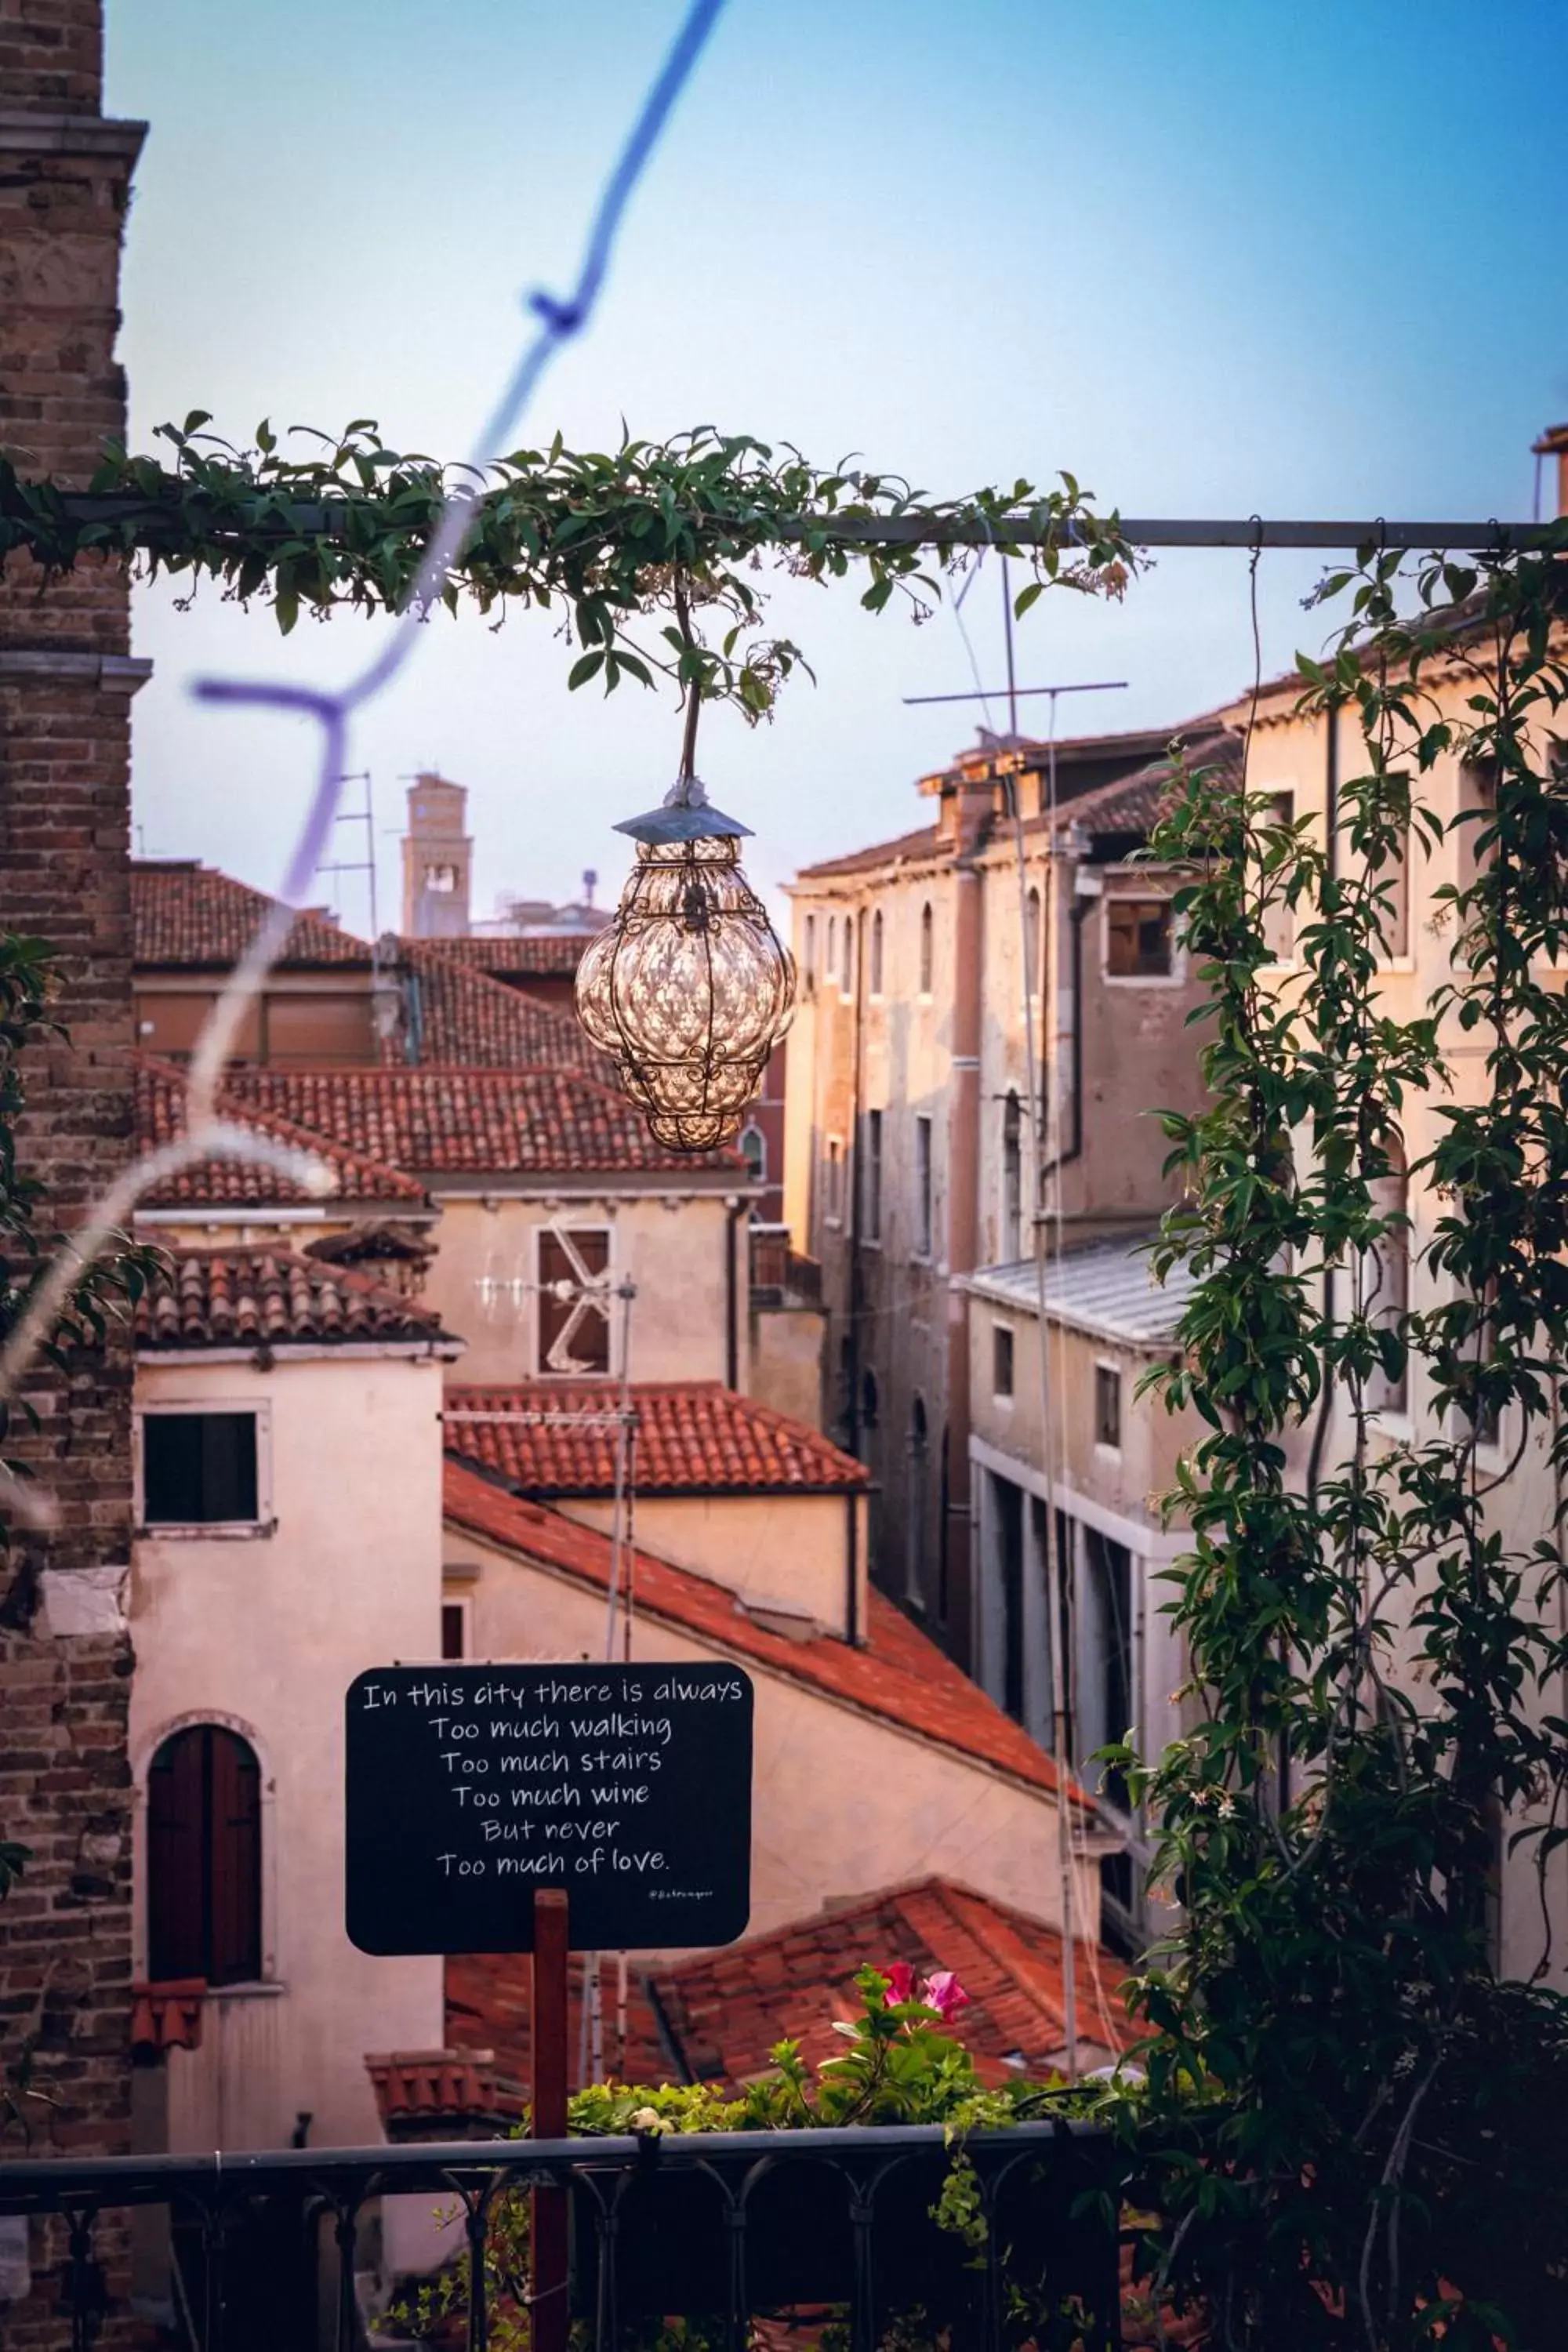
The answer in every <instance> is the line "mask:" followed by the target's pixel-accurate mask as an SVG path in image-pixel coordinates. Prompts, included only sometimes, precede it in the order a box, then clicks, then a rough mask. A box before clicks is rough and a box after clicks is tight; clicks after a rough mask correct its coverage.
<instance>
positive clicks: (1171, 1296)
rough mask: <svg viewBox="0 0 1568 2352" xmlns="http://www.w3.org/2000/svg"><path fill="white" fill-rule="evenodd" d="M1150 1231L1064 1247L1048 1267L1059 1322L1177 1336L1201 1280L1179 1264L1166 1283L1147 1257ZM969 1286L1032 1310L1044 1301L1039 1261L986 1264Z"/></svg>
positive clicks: (1109, 1331) (1150, 1341)
mask: <svg viewBox="0 0 1568 2352" xmlns="http://www.w3.org/2000/svg"><path fill="white" fill-rule="evenodd" d="M1151 1240H1152V1234H1130V1235H1126V1236H1124V1237H1122V1238H1121V1239H1119V1240H1116V1241H1109V1242H1086V1243H1084V1244H1082V1246H1081V1247H1079V1248H1078V1249H1069V1250H1064V1251H1063V1253H1062V1255H1061V1256H1060V1257H1053V1258H1050V1259H1048V1260H1047V1265H1046V1308H1047V1314H1048V1315H1049V1316H1050V1317H1051V1318H1052V1319H1053V1320H1056V1321H1059V1322H1062V1323H1065V1324H1068V1325H1070V1326H1071V1328H1073V1329H1075V1330H1079V1331H1088V1332H1089V1333H1091V1334H1092V1335H1093V1336H1094V1337H1095V1338H1096V1339H1118V1340H1121V1341H1122V1342H1123V1343H1125V1344H1127V1345H1129V1346H1131V1347H1135V1348H1149V1349H1160V1348H1164V1347H1168V1346H1169V1344H1170V1342H1171V1341H1172V1340H1173V1339H1174V1338H1175V1336H1176V1327H1177V1325H1178V1324H1179V1323H1180V1321H1181V1319H1182V1316H1183V1313H1184V1309H1185V1307H1186V1304H1187V1301H1188V1299H1189V1298H1190V1297H1192V1294H1193V1291H1194V1287H1195V1282H1196V1278H1195V1276H1194V1275H1193V1274H1192V1273H1191V1272H1190V1271H1189V1269H1188V1268H1187V1267H1185V1266H1182V1265H1176V1266H1173V1267H1172V1269H1171V1272H1170V1275H1169V1276H1168V1278H1167V1279H1166V1281H1165V1282H1164V1283H1163V1285H1162V1284H1161V1283H1159V1282H1157V1281H1156V1280H1155V1278H1154V1272H1153V1268H1152V1265H1150V1262H1149V1255H1148V1245H1149V1243H1150V1241H1151ZM965 1288H966V1289H968V1290H970V1291H972V1292H973V1294H974V1295H975V1297H980V1298H990V1299H994V1301H995V1302H996V1304H997V1305H998V1306H1002V1307H1017V1308H1020V1309H1022V1310H1023V1312H1024V1313H1026V1314H1029V1315H1032V1314H1033V1313H1034V1312H1035V1309H1036V1305H1037V1299H1038V1295H1039V1294H1038V1290H1037V1284H1036V1276H1035V1265H1034V1260H1033V1259H1032V1258H1025V1259H1024V1260H1023V1261H1022V1262H1021V1263H1019V1264H1018V1265H987V1266H982V1267H981V1268H980V1270H979V1271H978V1272H977V1273H975V1274H973V1275H971V1276H970V1277H969V1279H968V1282H967V1283H966V1284H965Z"/></svg>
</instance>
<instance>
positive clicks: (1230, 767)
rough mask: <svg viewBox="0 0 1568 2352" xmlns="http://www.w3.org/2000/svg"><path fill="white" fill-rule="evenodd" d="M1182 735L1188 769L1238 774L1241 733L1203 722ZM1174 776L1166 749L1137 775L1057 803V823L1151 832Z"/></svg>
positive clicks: (1097, 831) (1089, 829)
mask: <svg viewBox="0 0 1568 2352" xmlns="http://www.w3.org/2000/svg"><path fill="white" fill-rule="evenodd" d="M1179 740H1181V742H1182V745H1183V749H1184V766H1185V769H1186V772H1188V773H1189V774H1190V773H1191V772H1192V771H1193V770H1194V769H1195V768H1219V769H1222V770H1223V771H1225V772H1226V773H1227V774H1229V775H1235V774H1237V773H1239V772H1240V768H1241V738H1240V736H1239V735H1237V734H1236V733H1235V732H1234V730H1231V729H1230V728H1228V727H1215V726H1214V725H1213V724H1212V722H1209V721H1205V722H1203V724H1202V725H1201V727H1199V728H1197V729H1194V730H1192V731H1191V732H1189V733H1185V734H1181V735H1180V737H1179ZM1176 777H1177V770H1176V767H1175V764H1174V762H1173V760H1172V759H1171V757H1170V754H1169V752H1168V751H1167V752H1166V753H1165V754H1164V755H1163V756H1162V757H1161V758H1160V759H1158V760H1151V761H1150V762H1149V764H1148V766H1147V767H1146V768H1140V769H1139V770H1138V772H1137V774H1136V775H1132V776H1121V777H1118V778H1117V779H1116V780H1115V781H1113V782H1110V783H1109V784H1097V785H1096V786H1095V787H1094V789H1093V791H1092V792H1088V793H1079V795H1078V797H1077V798H1076V799H1075V800H1072V801H1069V802H1068V803H1065V805H1063V806H1062V807H1060V808H1058V812H1057V824H1058V828H1059V829H1063V830H1065V829H1066V828H1067V827H1068V825H1076V826H1079V827H1080V828H1081V829H1082V831H1083V832H1085V833H1087V834H1089V835H1096V836H1100V837H1103V836H1104V835H1115V834H1138V835H1144V834H1148V833H1152V830H1153V828H1154V826H1155V824H1157V823H1158V821H1159V819H1160V817H1161V816H1162V815H1163V814H1164V810H1165V805H1166V803H1167V802H1168V801H1169V800H1170V798H1171V796H1172V792H1173V786H1174V784H1175V782H1176ZM1032 829H1033V828H1031V830H1032Z"/></svg>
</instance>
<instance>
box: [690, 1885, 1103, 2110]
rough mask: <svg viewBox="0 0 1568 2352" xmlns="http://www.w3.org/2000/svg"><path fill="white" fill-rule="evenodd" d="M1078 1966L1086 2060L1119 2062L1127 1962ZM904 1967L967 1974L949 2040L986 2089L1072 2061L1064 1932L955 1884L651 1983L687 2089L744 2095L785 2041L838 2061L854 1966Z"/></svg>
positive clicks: (916, 1892) (829, 1920)
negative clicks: (839, 2022)
mask: <svg viewBox="0 0 1568 2352" xmlns="http://www.w3.org/2000/svg"><path fill="white" fill-rule="evenodd" d="M1076 1958H1077V1961H1078V1969H1077V1985H1076V1992H1077V1997H1078V2037H1079V2058H1080V2061H1081V2060H1083V2059H1085V2058H1087V2057H1089V2053H1088V2052H1086V2051H1085V2050H1084V2048H1083V2045H1084V2043H1086V2042H1088V2043H1092V2044H1094V2045H1096V2046H1097V2047H1098V2049H1100V2051H1102V2052H1104V2053H1105V2055H1106V2057H1107V2058H1110V2057H1114V2056H1115V2055H1117V2054H1118V2053H1120V2052H1121V2050H1123V2049H1124V2048H1125V2047H1126V2046H1127V2044H1128V2043H1129V2042H1130V2041H1131V2038H1132V2034H1131V2026H1130V2023H1129V2021H1128V2017H1127V2012H1126V2011H1125V2010H1124V2009H1123V2007H1122V2005H1121V2000H1120V1999H1119V1998H1118V1992H1117V1989H1118V1987H1119V1986H1120V1985H1121V1982H1122V1980H1123V1979H1124V1978H1125V1976H1126V1974H1127V1964H1126V1962H1125V1961H1124V1960H1119V1959H1117V1958H1115V1956H1114V1955H1113V1954H1111V1953H1110V1952H1107V1951H1103V1950H1101V1951H1098V1952H1097V1951H1095V1950H1094V1949H1093V1948H1090V1947H1088V1946H1085V1945H1081V1944H1080V1945H1079V1947H1078V1948H1077V1953H1076ZM897 1960H905V1961H907V1962H908V1963H909V1965H910V1967H911V1968H912V1969H914V1971H915V1976H916V1979H917V1982H918V1981H919V1980H920V1979H923V1978H925V1977H928V1976H931V1975H932V1974H934V1973H935V1972H936V1971H937V1970H938V1969H952V1971H953V1973H954V1974H955V1975H956V1976H957V1978H958V1980H959V1982H960V1983H961V1984H962V1985H963V1990H964V1991H965V1992H966V1993H967V1994H968V1995H969V2001H970V2005H969V2007H968V2008H967V2009H963V2010H961V2011H958V2013H957V2014H956V2016H955V2017H954V2018H953V2019H952V2023H951V2025H950V2027H949V2029H948V2030H949V2031H950V2032H952V2033H953V2034H955V2035H956V2037H957V2038H958V2040H959V2041H961V2042H963V2043H964V2044H965V2046H966V2047H967V2048H968V2049H969V2050H970V2051H971V2052H972V2053H973V2056H974V2058H975V2059H976V2061H977V2062H978V2063H979V2068H980V2072H981V2074H982V2075H983V2077H984V2080H985V2081H986V2082H988V2083H991V2084H996V2083H1001V2082H1005V2081H1006V2080H1007V2079H1008V2078H1009V2076H1011V2075H1013V2074H1032V2075H1035V2076H1038V2075H1040V2074H1043V2073H1045V2072H1046V2071H1047V2069H1048V2068H1049V2067H1050V2066H1052V2065H1053V2064H1057V2063H1060V2062H1061V2061H1062V2059H1063V2058H1064V2057H1065V2055H1066V2049H1067V2044H1066V2040H1065V2032H1064V2029H1065V2001H1066V1992H1065V1968H1064V1962H1063V1948H1062V1937H1061V1934H1060V1931H1059V1930H1058V1928H1055V1927H1047V1926H1046V1925H1045V1924H1044V1923H1043V1922H1042V1921H1040V1920H1038V1919H1032V1918H1030V1917H1028V1916H1027V1915H1026V1913H1024V1912H1022V1911H1015V1910H1012V1909H1010V1908H1008V1907H1007V1906H1005V1905H1003V1904H1000V1903H996V1902H994V1901H993V1900H992V1899H991V1897H990V1896H989V1895H979V1894H976V1893H975V1892H974V1891H973V1889H972V1888H970V1887H966V1886H960V1885H956V1884H955V1883H954V1882H953V1881H952V1879H944V1878H925V1879H921V1880H920V1881H919V1882H918V1883H916V1884H915V1885H908V1886H895V1887H889V1888H887V1889H885V1890H884V1891H883V1892H881V1893H879V1894H876V1895H868V1896H867V1897H866V1898H865V1899H864V1900H863V1901H861V1902H858V1903H853V1904H848V1905H846V1906H844V1907H843V1908H842V1909H840V1908H839V1907H838V1906H837V1905H836V1906H834V1908H833V1909H832V1910H830V1911H821V1912H818V1913H817V1914H816V1916H814V1917H812V1918H809V1919H802V1920H797V1921H796V1922H795V1924H794V1925H793V1926H790V1927H780V1928H775V1929H774V1930H773V1933H772V1934H771V1935H766V1936H750V1937H747V1938H746V1939H745V1941H744V1942H742V1943H739V1944H731V1945H730V1946H729V1947H728V1948H726V1949H724V1950H721V1951H713V1952H704V1953H701V1954H700V1955H699V1956H698V1957H697V1958H694V1959H689V1960H681V1961H678V1962H677V1963H676V1964H675V1965H674V1966H673V1967H667V1968H661V1969H657V1970H656V1971H655V1972H654V1974H653V1976H652V1979H651V1985H652V1990H653V1993H654V1996H655V1999H656V2001H657V2004H658V2011H660V2012H661V2013H662V2016H663V2019H664V2021H665V2025H666V2030H667V2032H668V2038H669V2041H670V2042H671V2043H672V2044H673V2050H672V2053H671V2054H672V2055H673V2056H674V2057H675V2059H676V2061H677V2063H678V2064H679V2068H680V2071H681V2074H683V2075H684V2077H685V2079H686V2080H687V2081H688V2082H693V2083H708V2082H721V2083H724V2084H728V2085H729V2086H730V2087H731V2088H732V2089H733V2090H735V2091H739V2090H740V2089H741V2088H742V2085H743V2084H745V2083H746V2082H747V2080H748V2079H749V2078H751V2077H752V2076H755V2075H758V2074H764V2073H765V2072H766V2071H767V2069H768V2065H769V2055H768V2053H769V2052H770V2051H771V2050H772V2049H773V2044H774V2043H775V2042H780V2041H782V2040H783V2039H784V2036H785V2035H786V2034H787V2035H788V2036H789V2037H790V2038H791V2040H793V2041H796V2042H799V2043H800V2045H801V2052H802V2055H803V2056H804V2057H805V2060H806V2061H807V2063H809V2064H811V2065H814V2066H815V2065H818V2064H820V2063H821V2062H822V2060H823V2059H824V2058H827V2057H830V2056H832V2055H833V2054H834V2053H835V2051H836V2050H837V2049H839V2048H841V2047H842V2043H841V2042H840V2039H839V2037H838V2035H837V2034H836V2033H835V2032H834V2031H833V2027H834V2021H835V2020H836V2019H838V2018H847V2017H854V2016H856V2015H857V2014H858V2011H859V2008H860V1996H859V1994H858V1992H857V1990H856V1989H855V1974H856V1970H857V1969H862V1968H865V1967H867V1966H868V1965H869V1966H870V1967H872V1968H875V1969H881V1970H882V1971H883V1972H884V1973H886V1971H887V1969H888V1968H889V1965H890V1964H891V1963H892V1962H894V1961H897ZM1009 2060H1012V2061H1014V2062H1015V2063H1014V2064H1012V2065H1010V2064H1009V2063H1008V2061H1009ZM1018 2060H1022V2062H1023V2063H1022V2065H1021V2066H1020V2065H1018V2064H1017V2063H1016V2061H1018Z"/></svg>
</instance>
